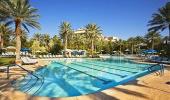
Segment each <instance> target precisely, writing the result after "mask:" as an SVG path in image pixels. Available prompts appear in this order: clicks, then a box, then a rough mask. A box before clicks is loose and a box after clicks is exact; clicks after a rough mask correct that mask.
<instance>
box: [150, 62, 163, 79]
mask: <svg viewBox="0 0 170 100" xmlns="http://www.w3.org/2000/svg"><path fill="white" fill-rule="evenodd" d="M147 69H148V71H150V72H155V73H156V75H160V76H162V75H163V74H164V64H160V63H158V64H155V65H152V66H150V67H148V68H147Z"/></svg>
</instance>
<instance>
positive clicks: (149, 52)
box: [143, 49, 157, 54]
mask: <svg viewBox="0 0 170 100" xmlns="http://www.w3.org/2000/svg"><path fill="white" fill-rule="evenodd" d="M143 52H144V53H147V54H153V53H157V51H156V50H154V49H148V50H145V51H143Z"/></svg>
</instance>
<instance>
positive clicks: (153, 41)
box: [152, 39, 154, 49]
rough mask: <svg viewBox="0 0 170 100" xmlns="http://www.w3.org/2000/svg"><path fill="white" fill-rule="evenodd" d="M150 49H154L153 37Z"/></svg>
mask: <svg viewBox="0 0 170 100" xmlns="http://www.w3.org/2000/svg"><path fill="white" fill-rule="evenodd" d="M152 49H154V39H153V40H152Z"/></svg>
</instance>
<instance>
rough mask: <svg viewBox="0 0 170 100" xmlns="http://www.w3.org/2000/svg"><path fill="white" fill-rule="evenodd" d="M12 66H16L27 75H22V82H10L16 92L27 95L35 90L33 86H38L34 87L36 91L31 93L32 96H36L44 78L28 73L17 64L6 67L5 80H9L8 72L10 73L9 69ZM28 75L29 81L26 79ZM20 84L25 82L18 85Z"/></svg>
mask: <svg viewBox="0 0 170 100" xmlns="http://www.w3.org/2000/svg"><path fill="white" fill-rule="evenodd" d="M12 66H17V67H19V68H21V69H22V70H23V71H25V72H27V73H28V74H27V77H26V76H25V75H22V76H23V79H22V80H13V81H12V82H11V84H12V86H13V87H15V88H16V89H18V90H22V92H24V93H29V92H30V91H31V90H32V89H34V88H35V87H34V86H38V88H37V87H36V90H34V92H33V93H31V94H32V95H34V94H36V93H37V92H38V91H39V90H40V89H41V87H42V85H43V84H44V77H43V76H42V75H40V74H35V73H33V72H32V71H29V70H27V69H25V68H23V67H22V66H20V65H18V64H11V65H9V66H7V79H9V71H10V67H12ZM28 75H29V76H30V79H28ZM34 80H35V81H34ZM17 82H19V83H17ZM21 82H25V83H24V84H22V85H19V84H20V83H21ZM17 85H18V86H17Z"/></svg>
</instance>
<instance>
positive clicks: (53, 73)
mask: <svg viewBox="0 0 170 100" xmlns="http://www.w3.org/2000/svg"><path fill="white" fill-rule="evenodd" d="M149 66H150V65H148V64H139V63H135V62H132V61H129V60H127V59H126V58H124V57H112V58H109V59H87V58H77V59H64V58H63V59H57V60H54V61H52V62H51V63H50V64H49V65H47V66H45V67H43V68H41V69H39V70H36V71H35V72H34V74H35V75H41V76H42V77H43V81H40V79H36V78H35V77H32V76H31V75H27V76H26V77H25V78H24V79H21V80H18V81H17V82H15V85H14V86H15V87H16V88H17V89H18V90H20V91H23V92H26V93H28V94H30V95H36V96H45V97H71V96H79V95H85V94H90V93H95V92H98V91H102V90H105V89H108V88H111V87H114V86H117V85H120V84H123V83H126V82H128V81H130V80H134V79H136V78H138V77H140V76H143V75H146V74H148V73H150V72H149V71H148V70H147V68H148V67H149Z"/></svg>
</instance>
